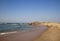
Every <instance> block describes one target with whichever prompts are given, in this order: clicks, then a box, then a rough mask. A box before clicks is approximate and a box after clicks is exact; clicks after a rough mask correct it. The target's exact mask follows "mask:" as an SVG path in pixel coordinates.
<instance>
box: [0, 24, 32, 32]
mask: <svg viewBox="0 0 60 41" xmlns="http://www.w3.org/2000/svg"><path fill="white" fill-rule="evenodd" d="M32 28H33V27H32V26H29V25H28V24H24V25H23V24H22V25H13V24H2V25H0V33H3V32H11V31H25V30H31V29H32Z"/></svg>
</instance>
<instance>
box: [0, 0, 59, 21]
mask: <svg viewBox="0 0 60 41" xmlns="http://www.w3.org/2000/svg"><path fill="white" fill-rule="evenodd" d="M31 21H54V22H60V0H0V22H31Z"/></svg>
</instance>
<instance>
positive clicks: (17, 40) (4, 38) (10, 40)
mask: <svg viewBox="0 0 60 41" xmlns="http://www.w3.org/2000/svg"><path fill="white" fill-rule="evenodd" d="M47 28H48V27H43V28H42V27H39V28H35V29H32V30H28V31H25V32H20V31H17V32H16V33H12V34H5V35H0V41H33V40H34V39H35V38H37V37H38V36H40V35H41V34H42V33H43V32H45V30H47Z"/></svg>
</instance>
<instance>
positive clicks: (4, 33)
mask: <svg viewBox="0 0 60 41" xmlns="http://www.w3.org/2000/svg"><path fill="white" fill-rule="evenodd" d="M16 32H17V31H13V32H3V33H0V35H6V34H12V33H16Z"/></svg>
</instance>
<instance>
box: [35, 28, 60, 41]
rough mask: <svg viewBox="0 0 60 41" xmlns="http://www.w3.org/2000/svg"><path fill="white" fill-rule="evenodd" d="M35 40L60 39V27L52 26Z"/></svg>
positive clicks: (57, 40)
mask: <svg viewBox="0 0 60 41" xmlns="http://www.w3.org/2000/svg"><path fill="white" fill-rule="evenodd" d="M34 41H60V27H50V28H49V29H48V30H47V31H46V32H44V33H43V34H42V35H40V36H39V37H38V38H36V39H35V40H34Z"/></svg>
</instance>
